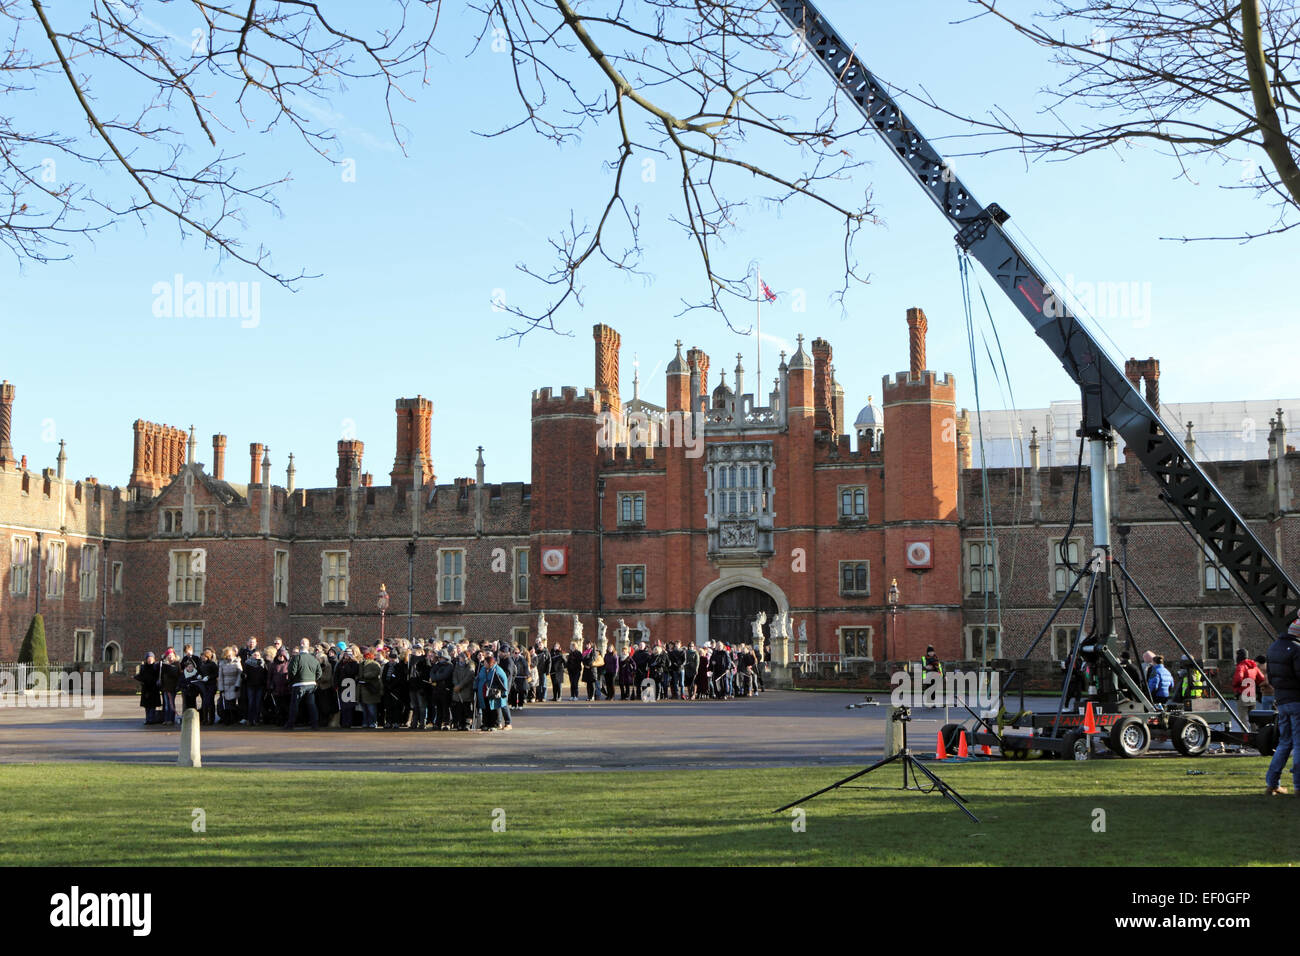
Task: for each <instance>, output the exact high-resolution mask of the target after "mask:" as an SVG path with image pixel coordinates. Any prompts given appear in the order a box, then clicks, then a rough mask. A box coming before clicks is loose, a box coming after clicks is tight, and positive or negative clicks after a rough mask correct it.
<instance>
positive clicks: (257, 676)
mask: <svg viewBox="0 0 1300 956" xmlns="http://www.w3.org/2000/svg"><path fill="white" fill-rule="evenodd" d="M266 679H267V673H266V664H265V662H263V660H262V652H261V651H259V650H257V649H256V648H254V649H253V651H252V653H250V654H249V655H248V656H247V657H246V658H245V659H244V680H243V682H242V685H241V686H242V687H243V689H244V707H245V709H244V719H243V720H241V721H240V723H241V724H248V725H249V726H250V727H255V726H257V723H258V722H259V721H260V720H261V719H262V697H263V696H264V695H265V694H266Z"/></svg>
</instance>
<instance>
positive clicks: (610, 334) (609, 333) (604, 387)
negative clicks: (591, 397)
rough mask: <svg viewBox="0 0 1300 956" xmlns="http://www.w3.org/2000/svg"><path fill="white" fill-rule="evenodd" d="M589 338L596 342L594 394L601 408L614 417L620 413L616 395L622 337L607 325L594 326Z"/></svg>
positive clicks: (620, 407)
mask: <svg viewBox="0 0 1300 956" xmlns="http://www.w3.org/2000/svg"><path fill="white" fill-rule="evenodd" d="M591 337H592V338H593V339H595V340H596V394H597V395H599V396H600V403H601V405H602V406H603V407H605V408H609V409H612V410H613V412H614V414H615V415H618V413H619V412H620V411H622V400H621V399H620V398H619V394H618V349H619V346H620V345H621V344H622V341H623V339H622V336H620V335H619V334H618V333H617V332H615V331H614V330H613V329H612V328H610V327H609V326H608V325H603V324H602V325H594V326H592V329H591Z"/></svg>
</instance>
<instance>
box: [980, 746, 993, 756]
mask: <svg viewBox="0 0 1300 956" xmlns="http://www.w3.org/2000/svg"><path fill="white" fill-rule="evenodd" d="M980 753H982V754H983V755H984V756H986V757H992V756H993V748H992V747H990V746H989V745H988V744H980Z"/></svg>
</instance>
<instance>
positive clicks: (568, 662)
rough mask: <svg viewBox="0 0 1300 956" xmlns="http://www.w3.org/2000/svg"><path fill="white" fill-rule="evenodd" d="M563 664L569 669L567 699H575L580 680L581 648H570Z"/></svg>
mask: <svg viewBox="0 0 1300 956" xmlns="http://www.w3.org/2000/svg"><path fill="white" fill-rule="evenodd" d="M564 666H565V667H567V668H568V670H569V700H577V699H578V683H579V682H580V681H581V680H582V648H580V647H572V648H570V649H569V656H568V657H566V658H565V659H564Z"/></svg>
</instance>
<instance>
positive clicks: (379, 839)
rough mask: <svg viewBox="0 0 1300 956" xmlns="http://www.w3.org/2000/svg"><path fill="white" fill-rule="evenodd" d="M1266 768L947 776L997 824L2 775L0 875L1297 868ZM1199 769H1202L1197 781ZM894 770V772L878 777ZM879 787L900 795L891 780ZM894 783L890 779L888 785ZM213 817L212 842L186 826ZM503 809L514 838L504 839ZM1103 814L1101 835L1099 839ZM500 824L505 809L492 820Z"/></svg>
mask: <svg viewBox="0 0 1300 956" xmlns="http://www.w3.org/2000/svg"><path fill="white" fill-rule="evenodd" d="M1265 766H1266V764H1265V761H1264V759H1263V758H1241V759H1214V758H1202V759H1183V758H1173V757H1169V758H1159V759H1149V760H1131V761H1125V760H1092V761H1088V762H1086V763H1073V762H1064V761H1031V762H1027V763H1016V764H1006V763H1000V762H989V763H984V762H979V763H966V764H956V763H951V762H949V763H944V764H940V765H938V767H937V769H939V770H941V772H942V775H943V776H944V778H945V779H946V780H948V782H949V783H951V784H952V785H953V786H955V787H957V788H958V789H960V790H961V791H962V792H963V793H964V794H965V795H966V796H967V797H968V798H969V799H970V801H971V803H970V805H971V809H972V810H974V812H975V813H976V814H977V815H978V816H979V817H980V819H981V820H982V821H983V822H982V823H981V824H980V825H979V826H976V825H975V824H972V823H971V822H970V821H968V820H967V819H966V817H965V816H964V815H962V814H961V813H960V812H958V811H957V810H955V809H953V808H952V807H950V806H949V805H948V803H947V801H945V800H944V799H943V798H942V797H940V796H939V795H938V794H929V795H922V794H916V793H907V794H904V793H896V792H864V791H852V790H838V791H834V792H832V793H829V794H826V795H825V796H822V797H819V798H817V799H816V800H813V801H811V802H809V803H807V804H805V805H804V807H805V809H806V812H807V817H806V831H805V832H802V833H799V832H795V830H794V828H793V827H792V817H791V814H790V813H789V812H787V813H784V814H773V813H771V812H770V811H771V810H772V809H773V808H775V807H778V806H780V805H782V804H784V803H787V802H789V801H791V800H793V799H795V798H796V797H799V796H802V795H803V794H805V793H808V792H811V791H813V790H816V789H819V788H821V787H823V786H826V785H827V784H829V783H831V782H832V781H834V780H836V779H838V778H839V777H841V776H843V775H845V774H846V773H847V772H849V770H850V769H858V768H847V769H838V768H829V767H818V768H802V769H761V770H750V769H737V770H699V771H679V772H656V773H642V772H610V773H478V774H470V773H365V772H350V771H349V772H337V773H330V772H298V771H293V772H289V771H285V772H281V771H270V770H229V769H212V768H205V769H202V770H193V769H181V768H173V767H148V766H127V765H118V764H71V763H58V764H40V765H10V766H5V767H0V806H3V807H4V813H3V814H0V863H3V864H5V865H71V864H77V865H114V864H133V865H143V866H162V865H174V864H217V865H220V864H228V865H251V864H259V863H270V864H280V865H304V864H305V865H362V866H364V865H373V864H383V865H401V864H420V865H466V864H503V865H529V864H561V865H584V864H614V865H669V866H690V865H702V864H715V865H717V864H721V865H733V864H749V865H781V864H814V865H816V864H838V865H864V864H866V865H898V864H910V865H929V864H975V865H978V864H1005V863H1016V864H1031V865H1032V864H1068V865H1117V864H1140V865H1149V866H1204V865H1237V864H1279V863H1280V864H1286V863H1291V862H1293V861H1294V860H1296V859H1297V858H1300V851H1296V852H1291V853H1290V855H1289V857H1287V856H1284V855H1283V854H1282V853H1280V852H1279V850H1278V848H1277V846H1276V844H1275V841H1274V840H1272V839H1270V837H1269V834H1270V833H1271V834H1274V835H1276V834H1277V833H1279V832H1284V831H1288V830H1289V829H1292V828H1294V827H1295V821H1296V820H1297V819H1300V798H1297V797H1295V796H1290V797H1287V798H1281V797H1274V798H1265V797H1264V796H1263V795H1262V792H1263V782H1262V781H1263V775H1264V768H1265ZM1189 770H1196V771H1200V772H1199V773H1196V774H1194V775H1189V774H1188V771H1189ZM882 773H886V772H885V771H882ZM887 773H888V777H887V778H885V779H878V780H877V781H875V782H877V783H880V784H889V785H891V786H892V785H896V784H897V781H898V779H899V777H898V774H897V772H896V771H893V770H892V768H891V771H888V772H887ZM873 776H874V777H877V778H879V777H881V774H874V775H873ZM195 808H202V809H203V810H204V811H205V812H206V825H207V829H206V832H203V833H196V832H194V831H193V829H192V827H191V821H192V820H193V814H192V811H193V810H194V809H195ZM498 809H499V810H501V811H504V823H505V830H504V832H494V830H493V828H492V824H493V820H494V811H495V810H498ZM1095 809H1101V810H1104V811H1105V814H1106V819H1105V822H1106V831H1105V832H1104V833H1098V832H1094V830H1093V822H1094V813H1093V811H1094V810H1095ZM496 819H500V814H497V815H496Z"/></svg>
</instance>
